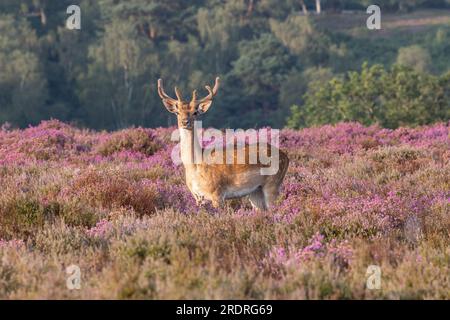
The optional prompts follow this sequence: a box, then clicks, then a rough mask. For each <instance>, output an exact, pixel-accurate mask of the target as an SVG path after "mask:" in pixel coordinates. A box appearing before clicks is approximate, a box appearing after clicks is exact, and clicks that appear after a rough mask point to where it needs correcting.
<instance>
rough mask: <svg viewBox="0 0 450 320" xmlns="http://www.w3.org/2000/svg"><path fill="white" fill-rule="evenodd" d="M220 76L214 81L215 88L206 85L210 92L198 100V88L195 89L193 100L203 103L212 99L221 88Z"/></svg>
mask: <svg viewBox="0 0 450 320" xmlns="http://www.w3.org/2000/svg"><path fill="white" fill-rule="evenodd" d="M219 80H220V79H219V77H216V81H215V83H214V88H212V89H211V87H210V86H205V88H206V90H208V92H209V94H208V95H207V96H206V97H204V98H203V99H200V100H197V90H194V91H193V92H192V102H196V103H202V102H205V101H208V100H211V99H212V98H213V97H214V96H215V95H216V94H217V91H218V90H219Z"/></svg>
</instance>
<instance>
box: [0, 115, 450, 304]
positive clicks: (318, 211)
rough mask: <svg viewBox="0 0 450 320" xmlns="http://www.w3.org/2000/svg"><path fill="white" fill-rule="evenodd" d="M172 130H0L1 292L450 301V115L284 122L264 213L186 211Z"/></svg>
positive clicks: (189, 203)
mask: <svg viewBox="0 0 450 320" xmlns="http://www.w3.org/2000/svg"><path fill="white" fill-rule="evenodd" d="M172 131H173V128H162V129H142V128H136V129H127V130H123V131H118V132H113V133H108V132H94V131H88V130H81V129H77V128H75V127H72V126H69V125H67V124H64V123H61V122H58V121H47V122H43V123H42V124H40V125H39V126H37V127H30V128H28V129H25V130H11V129H8V128H6V127H3V128H2V129H1V130H0V187H1V192H0V239H1V240H0V298H2V299H5V298H6V299H11V298H32V299H35V298H56V299H63V298H64V299H65V298H69V299H79V298H93V299H100V298H125V299H141V298H145V299H147V298H149V299H154V298H160V299H178V298H193V299H203V298H212V299H218V298H223V299H241V298H249V299H266V298H271V299H322V298H324V299H347V298H356V299H374V298H376V299H378V298H381V299H399V298H418V299H429V298H436V299H450V270H449V265H450V237H449V230H450V210H449V209H450V179H449V177H450V139H449V133H450V123H449V124H436V125H433V126H429V127H420V128H415V129H409V128H400V129H397V130H387V129H381V128H379V127H377V126H372V127H364V126H361V125H359V124H357V123H342V124H338V125H336V126H324V127H320V128H310V129H304V130H300V131H293V130H283V131H282V133H281V147H282V149H284V150H286V151H287V152H288V154H289V157H290V160H291V165H290V168H289V171H288V173H287V176H286V179H285V182H284V184H283V189H282V196H281V197H280V199H279V201H278V203H277V205H276V207H275V208H273V209H272V210H271V211H269V212H266V213H258V212H255V211H253V210H252V209H251V207H250V206H249V204H248V201H244V200H243V201H233V202H229V203H228V204H227V207H226V208H223V209H220V210H215V209H213V208H211V207H201V208H199V207H197V206H196V205H195V202H194V199H193V198H192V196H191V195H190V193H189V192H188V190H187V188H186V187H185V185H184V181H183V170H182V167H180V166H176V165H174V164H173V162H172V160H171V157H170V154H171V152H172V149H173V146H174V145H173V143H172V142H170V134H171V133H172ZM69 265H76V266H79V268H80V271H81V288H80V289H79V290H69V289H68V287H67V279H68V274H67V273H66V267H68V266H69ZM369 265H375V266H379V267H380V270H381V278H380V279H381V283H380V288H379V289H374V290H370V289H368V288H367V287H366V281H367V277H368V276H367V275H366V271H367V268H368V266H369Z"/></svg>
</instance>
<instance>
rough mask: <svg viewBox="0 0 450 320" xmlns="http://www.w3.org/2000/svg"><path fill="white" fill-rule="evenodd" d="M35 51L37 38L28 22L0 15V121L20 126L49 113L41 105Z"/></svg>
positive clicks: (44, 88) (41, 86)
mask: <svg viewBox="0 0 450 320" xmlns="http://www.w3.org/2000/svg"><path fill="white" fill-rule="evenodd" d="M36 52H38V39H37V37H36V34H35V33H34V32H33V31H32V30H31V28H30V26H29V24H28V23H27V22H26V21H25V20H23V19H14V18H13V16H10V15H7V16H5V15H3V16H0V75H1V76H0V122H5V121H8V122H12V123H14V124H18V125H22V126H23V125H28V124H29V123H33V124H35V123H37V122H38V121H40V120H41V119H46V118H48V117H50V116H52V115H53V111H54V110H52V109H50V110H49V109H46V108H45V100H46V98H47V83H46V80H45V78H44V76H43V73H42V65H41V63H40V60H39V55H38V54H37V53H36Z"/></svg>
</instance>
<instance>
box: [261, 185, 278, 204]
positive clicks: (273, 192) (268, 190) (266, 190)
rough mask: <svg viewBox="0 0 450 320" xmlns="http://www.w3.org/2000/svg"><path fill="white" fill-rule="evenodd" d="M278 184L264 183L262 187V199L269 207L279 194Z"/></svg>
mask: <svg viewBox="0 0 450 320" xmlns="http://www.w3.org/2000/svg"><path fill="white" fill-rule="evenodd" d="M279 190H280V186H278V185H274V184H266V185H265V186H264V187H263V188H262V192H263V194H264V199H265V200H266V203H265V204H266V207H267V208H270V207H272V206H273V205H274V204H275V201H276V200H277V198H278V195H279Z"/></svg>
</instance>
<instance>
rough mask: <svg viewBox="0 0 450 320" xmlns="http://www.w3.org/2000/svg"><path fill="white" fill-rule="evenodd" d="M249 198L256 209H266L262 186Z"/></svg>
mask: <svg viewBox="0 0 450 320" xmlns="http://www.w3.org/2000/svg"><path fill="white" fill-rule="evenodd" d="M249 199H250V203H251V204H252V207H253V208H254V209H258V210H266V201H265V199H264V193H263V191H262V189H261V187H259V188H258V189H256V190H255V191H253V192H252V193H250V195H249Z"/></svg>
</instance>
